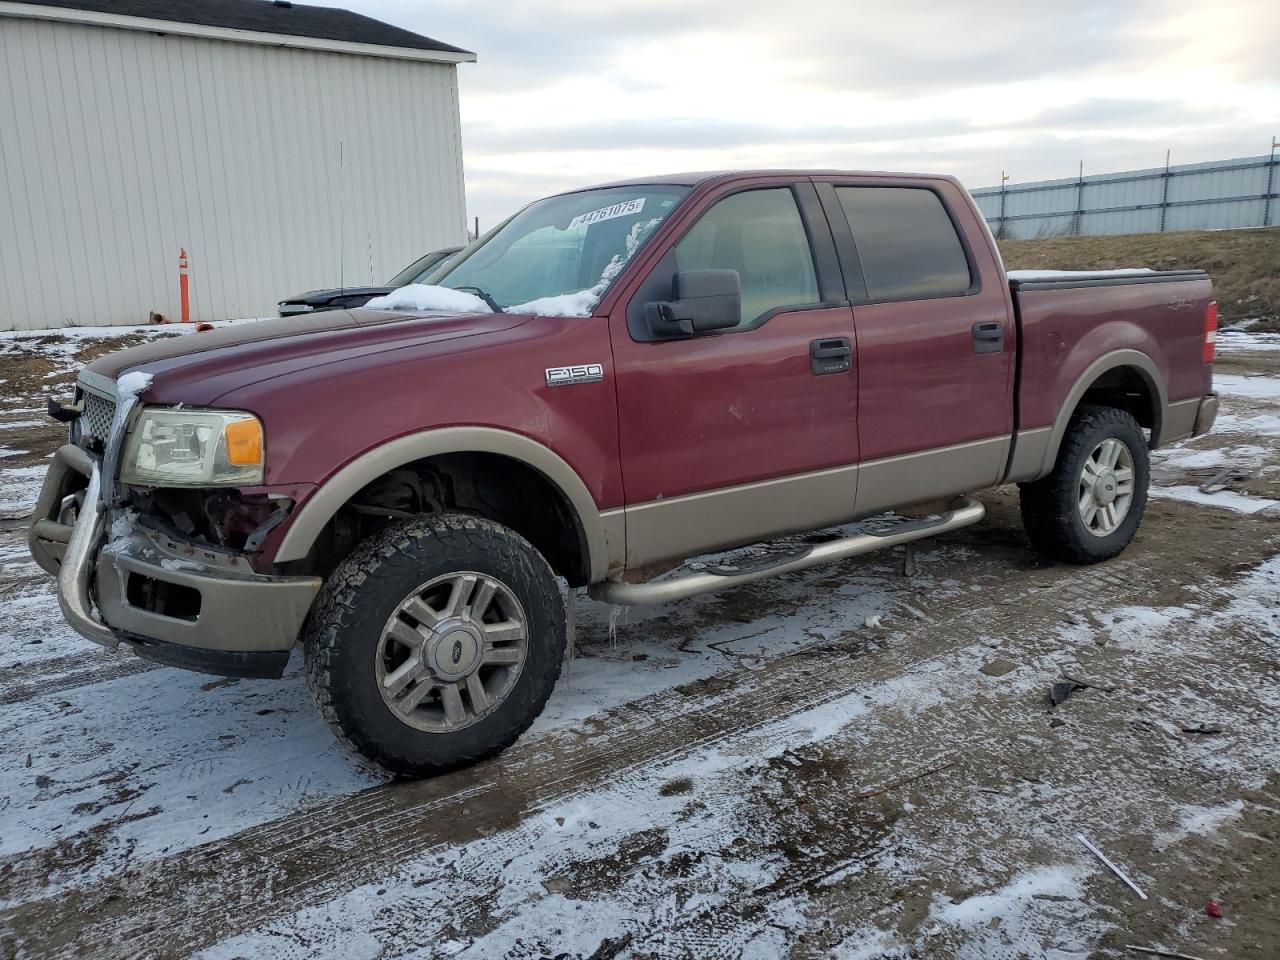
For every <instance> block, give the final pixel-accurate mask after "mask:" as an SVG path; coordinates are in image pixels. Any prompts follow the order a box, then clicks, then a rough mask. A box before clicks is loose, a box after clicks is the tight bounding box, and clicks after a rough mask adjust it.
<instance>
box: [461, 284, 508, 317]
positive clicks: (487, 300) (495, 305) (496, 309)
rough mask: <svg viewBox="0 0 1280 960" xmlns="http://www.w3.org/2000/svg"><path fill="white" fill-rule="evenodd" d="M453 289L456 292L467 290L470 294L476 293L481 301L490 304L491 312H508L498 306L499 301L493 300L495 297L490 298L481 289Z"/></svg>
mask: <svg viewBox="0 0 1280 960" xmlns="http://www.w3.org/2000/svg"><path fill="white" fill-rule="evenodd" d="M453 289H455V290H466V291H468V292H470V293H474V294H475V295H476V296H477V297H479V298H480V299H481V300H483V301H484V302H485V303H486V304H488V306H489V309H490V310H492V311H493V312H494V313H506V312H507V311H505V310H503V309H502V307H500V306H498V301H497V300H495V299H493V297H491V296H489V294H487V293H485V291H483V290H481V289H480V288H479V287H454V288H453Z"/></svg>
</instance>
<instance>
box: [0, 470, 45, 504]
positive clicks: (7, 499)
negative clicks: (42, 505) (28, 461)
mask: <svg viewBox="0 0 1280 960" xmlns="http://www.w3.org/2000/svg"><path fill="white" fill-rule="evenodd" d="M48 470H49V468H48V465H47V464H43V463H40V464H36V465H34V466H29V467H7V468H5V469H4V471H3V472H0V517H24V516H26V515H27V514H28V513H30V512H31V508H32V506H34V504H35V502H36V497H38V496H39V495H40V487H41V486H42V485H43V484H44V475H45V474H46V473H47V472H48Z"/></svg>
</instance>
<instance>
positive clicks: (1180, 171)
mask: <svg viewBox="0 0 1280 960" xmlns="http://www.w3.org/2000/svg"><path fill="white" fill-rule="evenodd" d="M1270 161H1271V158H1269V157H1267V156H1261V157H1240V158H1237V159H1233V160H1219V161H1211V162H1208V163H1193V164H1182V165H1178V166H1173V167H1170V168H1169V172H1170V174H1171V175H1170V176H1169V177H1168V189H1169V193H1168V206H1167V207H1165V208H1164V214H1165V215H1164V229H1165V230H1217V229H1230V228H1237V227H1257V226H1262V225H1263V214H1264V211H1265V207H1266V203H1265V194H1266V189H1267V164H1268V163H1269V162H1270ZM1276 162H1277V163H1280V155H1278V156H1277V159H1276ZM1165 179H1166V177H1165V170H1164V168H1163V167H1155V168H1152V169H1149V170H1133V171H1127V172H1124V173H1109V174H1094V175H1092V176H1087V177H1085V178H1084V191H1083V197H1082V201H1083V202H1082V204H1081V206H1082V211H1081V215H1080V217H1079V224H1078V225H1077V224H1076V209H1077V192H1078V190H1079V185H1078V181H1077V180H1075V179H1070V180H1044V181H1040V182H1038V183H1020V184H1017V185H1016V186H1011V187H1006V188H1005V191H1004V192H1005V197H1004V215H1005V220H1004V223H1003V226H1004V229H1003V232H1002V235H1003V236H1005V237H1009V238H1011V239H1027V238H1034V237H1046V236H1059V235H1063V234H1070V233H1075V232H1077V230H1078V232H1079V233H1081V234H1092V235H1101V234H1117V233H1155V232H1158V231H1159V230H1160V229H1161V226H1160V221H1161V204H1162V202H1163V201H1164V199H1165V196H1164V191H1165ZM1271 191H1272V193H1271V195H1272V200H1271V220H1270V223H1271V225H1275V224H1276V223H1277V222H1280V196H1278V195H1277V192H1278V191H1280V170H1277V171H1276V174H1275V178H1274V180H1273V182H1272V187H1271ZM1239 198H1245V199H1239ZM974 199H975V200H977V202H978V208H979V209H980V210H981V211H982V213H983V216H985V217H986V218H987V222H988V223H990V224H991V228H992V230H994V231H997V232H1000V228H1001V220H1000V188H999V187H984V188H982V189H980V190H975V191H974ZM1135 207H1137V208H1140V209H1125V208H1135ZM1117 208H1120V209H1117Z"/></svg>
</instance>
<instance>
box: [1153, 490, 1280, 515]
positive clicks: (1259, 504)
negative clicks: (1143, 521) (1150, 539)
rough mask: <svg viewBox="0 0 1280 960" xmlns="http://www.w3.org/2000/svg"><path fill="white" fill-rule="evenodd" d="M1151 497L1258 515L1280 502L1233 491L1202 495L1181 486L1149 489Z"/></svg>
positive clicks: (1197, 491)
mask: <svg viewBox="0 0 1280 960" xmlns="http://www.w3.org/2000/svg"><path fill="white" fill-rule="evenodd" d="M1151 496H1153V497H1169V498H1171V499H1173V500H1185V501H1186V502H1187V503H1196V504H1199V505H1200V506H1203V507H1220V508H1222V509H1223V510H1237V511H1239V512H1240V513H1258V512H1259V511H1262V510H1270V509H1271V508H1273V507H1277V506H1280V501H1278V500H1267V499H1264V498H1263V497H1250V496H1245V495H1244V494H1240V493H1236V492H1235V491H1234V490H1219V491H1218V492H1217V493H1202V492H1201V491H1200V488H1199V487H1191V486H1183V485H1179V486H1175V487H1163V486H1154V487H1152V488H1151Z"/></svg>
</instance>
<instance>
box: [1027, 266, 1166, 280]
mask: <svg viewBox="0 0 1280 960" xmlns="http://www.w3.org/2000/svg"><path fill="white" fill-rule="evenodd" d="M1145 273H1155V271H1154V270H1152V269H1151V268H1150V267H1126V268H1125V269H1123V270H1010V271H1008V273H1007V274H1006V276H1008V278H1009V279H1010V280H1071V279H1074V278H1077V277H1140V276H1142V275H1143V274H1145Z"/></svg>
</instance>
